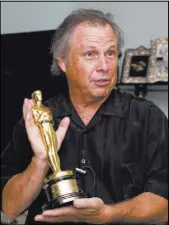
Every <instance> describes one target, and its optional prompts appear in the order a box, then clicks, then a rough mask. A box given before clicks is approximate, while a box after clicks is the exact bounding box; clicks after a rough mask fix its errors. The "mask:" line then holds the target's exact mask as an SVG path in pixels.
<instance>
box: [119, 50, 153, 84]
mask: <svg viewBox="0 0 169 225" xmlns="http://www.w3.org/2000/svg"><path fill="white" fill-rule="evenodd" d="M149 58H150V49H147V48H145V47H144V46H140V47H138V48H136V49H127V50H126V51H125V58H124V63H123V71H122V77H121V81H120V83H148V66H149Z"/></svg>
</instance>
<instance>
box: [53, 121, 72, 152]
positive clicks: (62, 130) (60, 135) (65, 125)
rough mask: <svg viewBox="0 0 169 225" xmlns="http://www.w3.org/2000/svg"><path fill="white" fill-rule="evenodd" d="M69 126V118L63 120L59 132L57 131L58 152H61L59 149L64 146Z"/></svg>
mask: <svg viewBox="0 0 169 225" xmlns="http://www.w3.org/2000/svg"><path fill="white" fill-rule="evenodd" d="M69 124H70V119H69V117H65V118H63V119H62V120H61V122H60V124H59V127H58V129H57V131H56V136H57V145H58V150H59V148H60V146H61V144H62V141H63V139H64V137H65V135H66V132H67V130H68V127H69Z"/></svg>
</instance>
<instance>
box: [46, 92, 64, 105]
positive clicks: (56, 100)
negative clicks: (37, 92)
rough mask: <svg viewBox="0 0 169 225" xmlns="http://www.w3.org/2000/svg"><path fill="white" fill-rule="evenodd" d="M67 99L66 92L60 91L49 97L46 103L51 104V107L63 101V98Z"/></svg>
mask: <svg viewBox="0 0 169 225" xmlns="http://www.w3.org/2000/svg"><path fill="white" fill-rule="evenodd" d="M64 99H65V94H64V93H60V94H58V95H55V96H52V97H50V98H48V99H47V100H46V101H45V102H44V104H45V105H49V106H51V107H54V106H55V105H56V104H59V103H61V102H63V100H64Z"/></svg>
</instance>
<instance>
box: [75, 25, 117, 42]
mask: <svg viewBox="0 0 169 225" xmlns="http://www.w3.org/2000/svg"><path fill="white" fill-rule="evenodd" d="M73 39H74V40H75V41H76V43H77V44H80V45H83V46H88V45H90V46H92V45H95V44H97V43H100V42H104V43H109V44H112V45H116V44H117V37H116V35H115V32H114V31H113V29H112V27H111V26H110V25H109V24H105V25H94V24H79V25H78V26H77V27H76V29H75V30H74V34H73Z"/></svg>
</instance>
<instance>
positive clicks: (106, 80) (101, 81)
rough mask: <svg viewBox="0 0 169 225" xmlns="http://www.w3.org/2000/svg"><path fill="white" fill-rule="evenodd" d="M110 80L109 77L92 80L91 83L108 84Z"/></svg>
mask: <svg viewBox="0 0 169 225" xmlns="http://www.w3.org/2000/svg"><path fill="white" fill-rule="evenodd" d="M110 82H111V80H109V79H99V80H93V83H94V84H95V85H96V86H99V87H104V86H108V85H109V84H110Z"/></svg>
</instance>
